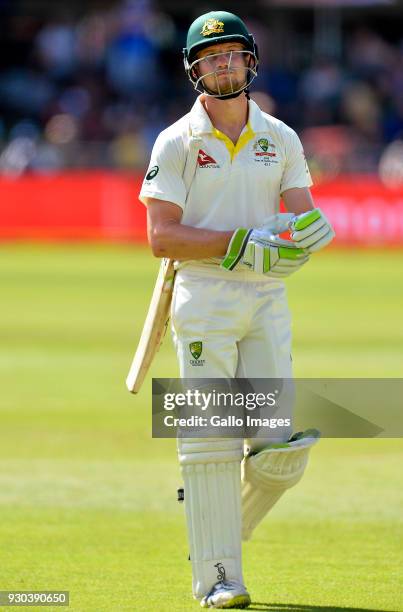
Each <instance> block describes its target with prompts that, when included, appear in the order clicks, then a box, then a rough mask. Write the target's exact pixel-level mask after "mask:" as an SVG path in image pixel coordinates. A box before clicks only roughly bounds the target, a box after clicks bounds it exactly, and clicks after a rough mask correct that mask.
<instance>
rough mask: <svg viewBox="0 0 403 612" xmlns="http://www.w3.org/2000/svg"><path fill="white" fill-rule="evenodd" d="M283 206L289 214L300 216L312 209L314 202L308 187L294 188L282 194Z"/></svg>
mask: <svg viewBox="0 0 403 612" xmlns="http://www.w3.org/2000/svg"><path fill="white" fill-rule="evenodd" d="M282 198H283V202H284V206H285V207H286V209H287V210H288V212H290V213H294V215H301V214H302V213H304V212H307V211H308V210H312V209H313V208H314V206H315V205H314V202H313V198H312V195H311V192H310V190H309V187H294V188H293V189H287V190H286V191H284V192H283V193H282Z"/></svg>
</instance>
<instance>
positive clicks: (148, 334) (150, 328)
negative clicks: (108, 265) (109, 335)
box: [126, 259, 175, 393]
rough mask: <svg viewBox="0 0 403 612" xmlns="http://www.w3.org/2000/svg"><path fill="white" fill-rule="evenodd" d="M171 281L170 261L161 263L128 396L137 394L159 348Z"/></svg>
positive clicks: (168, 306)
mask: <svg viewBox="0 0 403 612" xmlns="http://www.w3.org/2000/svg"><path fill="white" fill-rule="evenodd" d="M174 280H175V270H174V266H173V260H172V259H163V260H162V262H161V266H160V270H159V273H158V277H157V282H156V283H155V287H154V291H153V295H152V298H151V302H150V306H149V309H148V312H147V316H146V320H145V322H144V327H143V331H142V332H141V336H140V340H139V343H138V346H137V350H136V353H135V355H134V358H133V361H132V365H131V367H130V371H129V374H128V376H127V378H126V385H127V388H128V389H129V391H130V392H131V393H138V392H139V390H140V388H141V385H142V384H143V381H144V378H145V376H146V374H147V372H148V369H149V367H150V365H151V363H152V360H153V359H154V356H155V354H156V352H157V351H158V349H159V347H160V346H161V343H162V340H163V338H164V335H165V332H166V329H167V326H168V321H169V312H170V306H171V300H172V292H173V286H174Z"/></svg>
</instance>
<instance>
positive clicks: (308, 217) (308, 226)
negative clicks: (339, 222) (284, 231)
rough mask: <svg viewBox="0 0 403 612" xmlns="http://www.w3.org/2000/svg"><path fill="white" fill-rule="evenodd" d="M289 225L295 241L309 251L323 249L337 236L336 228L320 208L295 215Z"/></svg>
mask: <svg viewBox="0 0 403 612" xmlns="http://www.w3.org/2000/svg"><path fill="white" fill-rule="evenodd" d="M289 227H290V231H291V238H292V239H293V240H294V242H295V243H296V244H297V245H298V246H299V247H301V248H304V249H307V251H309V253H314V252H315V251H319V249H323V247H325V246H326V245H327V244H329V242H331V241H332V240H333V238H334V237H335V232H334V229H333V228H332V226H331V225H330V222H329V221H328V220H327V219H326V217H325V215H324V214H323V212H322V211H321V210H320V209H319V208H314V209H313V210H308V212H305V213H302V215H298V216H297V217H294V219H293V220H292V222H291V223H290V226H289Z"/></svg>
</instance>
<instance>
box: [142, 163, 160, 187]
mask: <svg viewBox="0 0 403 612" xmlns="http://www.w3.org/2000/svg"><path fill="white" fill-rule="evenodd" d="M158 172H159V167H158V166H153V167H152V168H150V169H149V171H148V172H147V174H146V179H145V182H146V183H149V182H150V181H152V180H153V178H155V177H156V176H157V174H158Z"/></svg>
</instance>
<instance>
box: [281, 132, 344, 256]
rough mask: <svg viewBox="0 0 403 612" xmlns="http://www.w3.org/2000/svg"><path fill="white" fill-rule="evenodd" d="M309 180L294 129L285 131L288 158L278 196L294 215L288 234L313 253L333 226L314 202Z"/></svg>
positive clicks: (327, 238)
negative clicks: (287, 132)
mask: <svg viewBox="0 0 403 612" xmlns="http://www.w3.org/2000/svg"><path fill="white" fill-rule="evenodd" d="M311 184H312V180H311V176H310V173H309V169H308V165H307V163H306V160H305V155H304V152H303V149H302V144H301V141H300V140H299V138H298V136H297V135H296V134H295V132H293V131H291V132H290V133H289V142H288V158H287V163H286V167H285V170H284V174H283V177H282V181H281V188H280V191H281V197H282V198H283V202H284V205H285V207H286V209H287V210H288V211H289V212H291V213H294V214H295V215H296V217H295V219H294V220H293V221H292V222H291V224H290V226H289V227H290V231H291V237H292V239H293V240H294V242H295V243H296V244H297V245H298V246H299V247H301V248H303V249H306V250H307V251H308V252H309V253H314V252H316V251H319V250H320V249H322V248H323V247H325V246H326V245H327V244H329V242H331V241H332V240H333V238H334V236H335V233H334V230H333V228H332V226H331V224H330V222H329V220H328V219H327V218H326V216H325V215H324V213H323V212H322V211H321V210H320V209H319V208H314V202H313V199H312V196H311V192H310V191H309V185H311Z"/></svg>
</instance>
